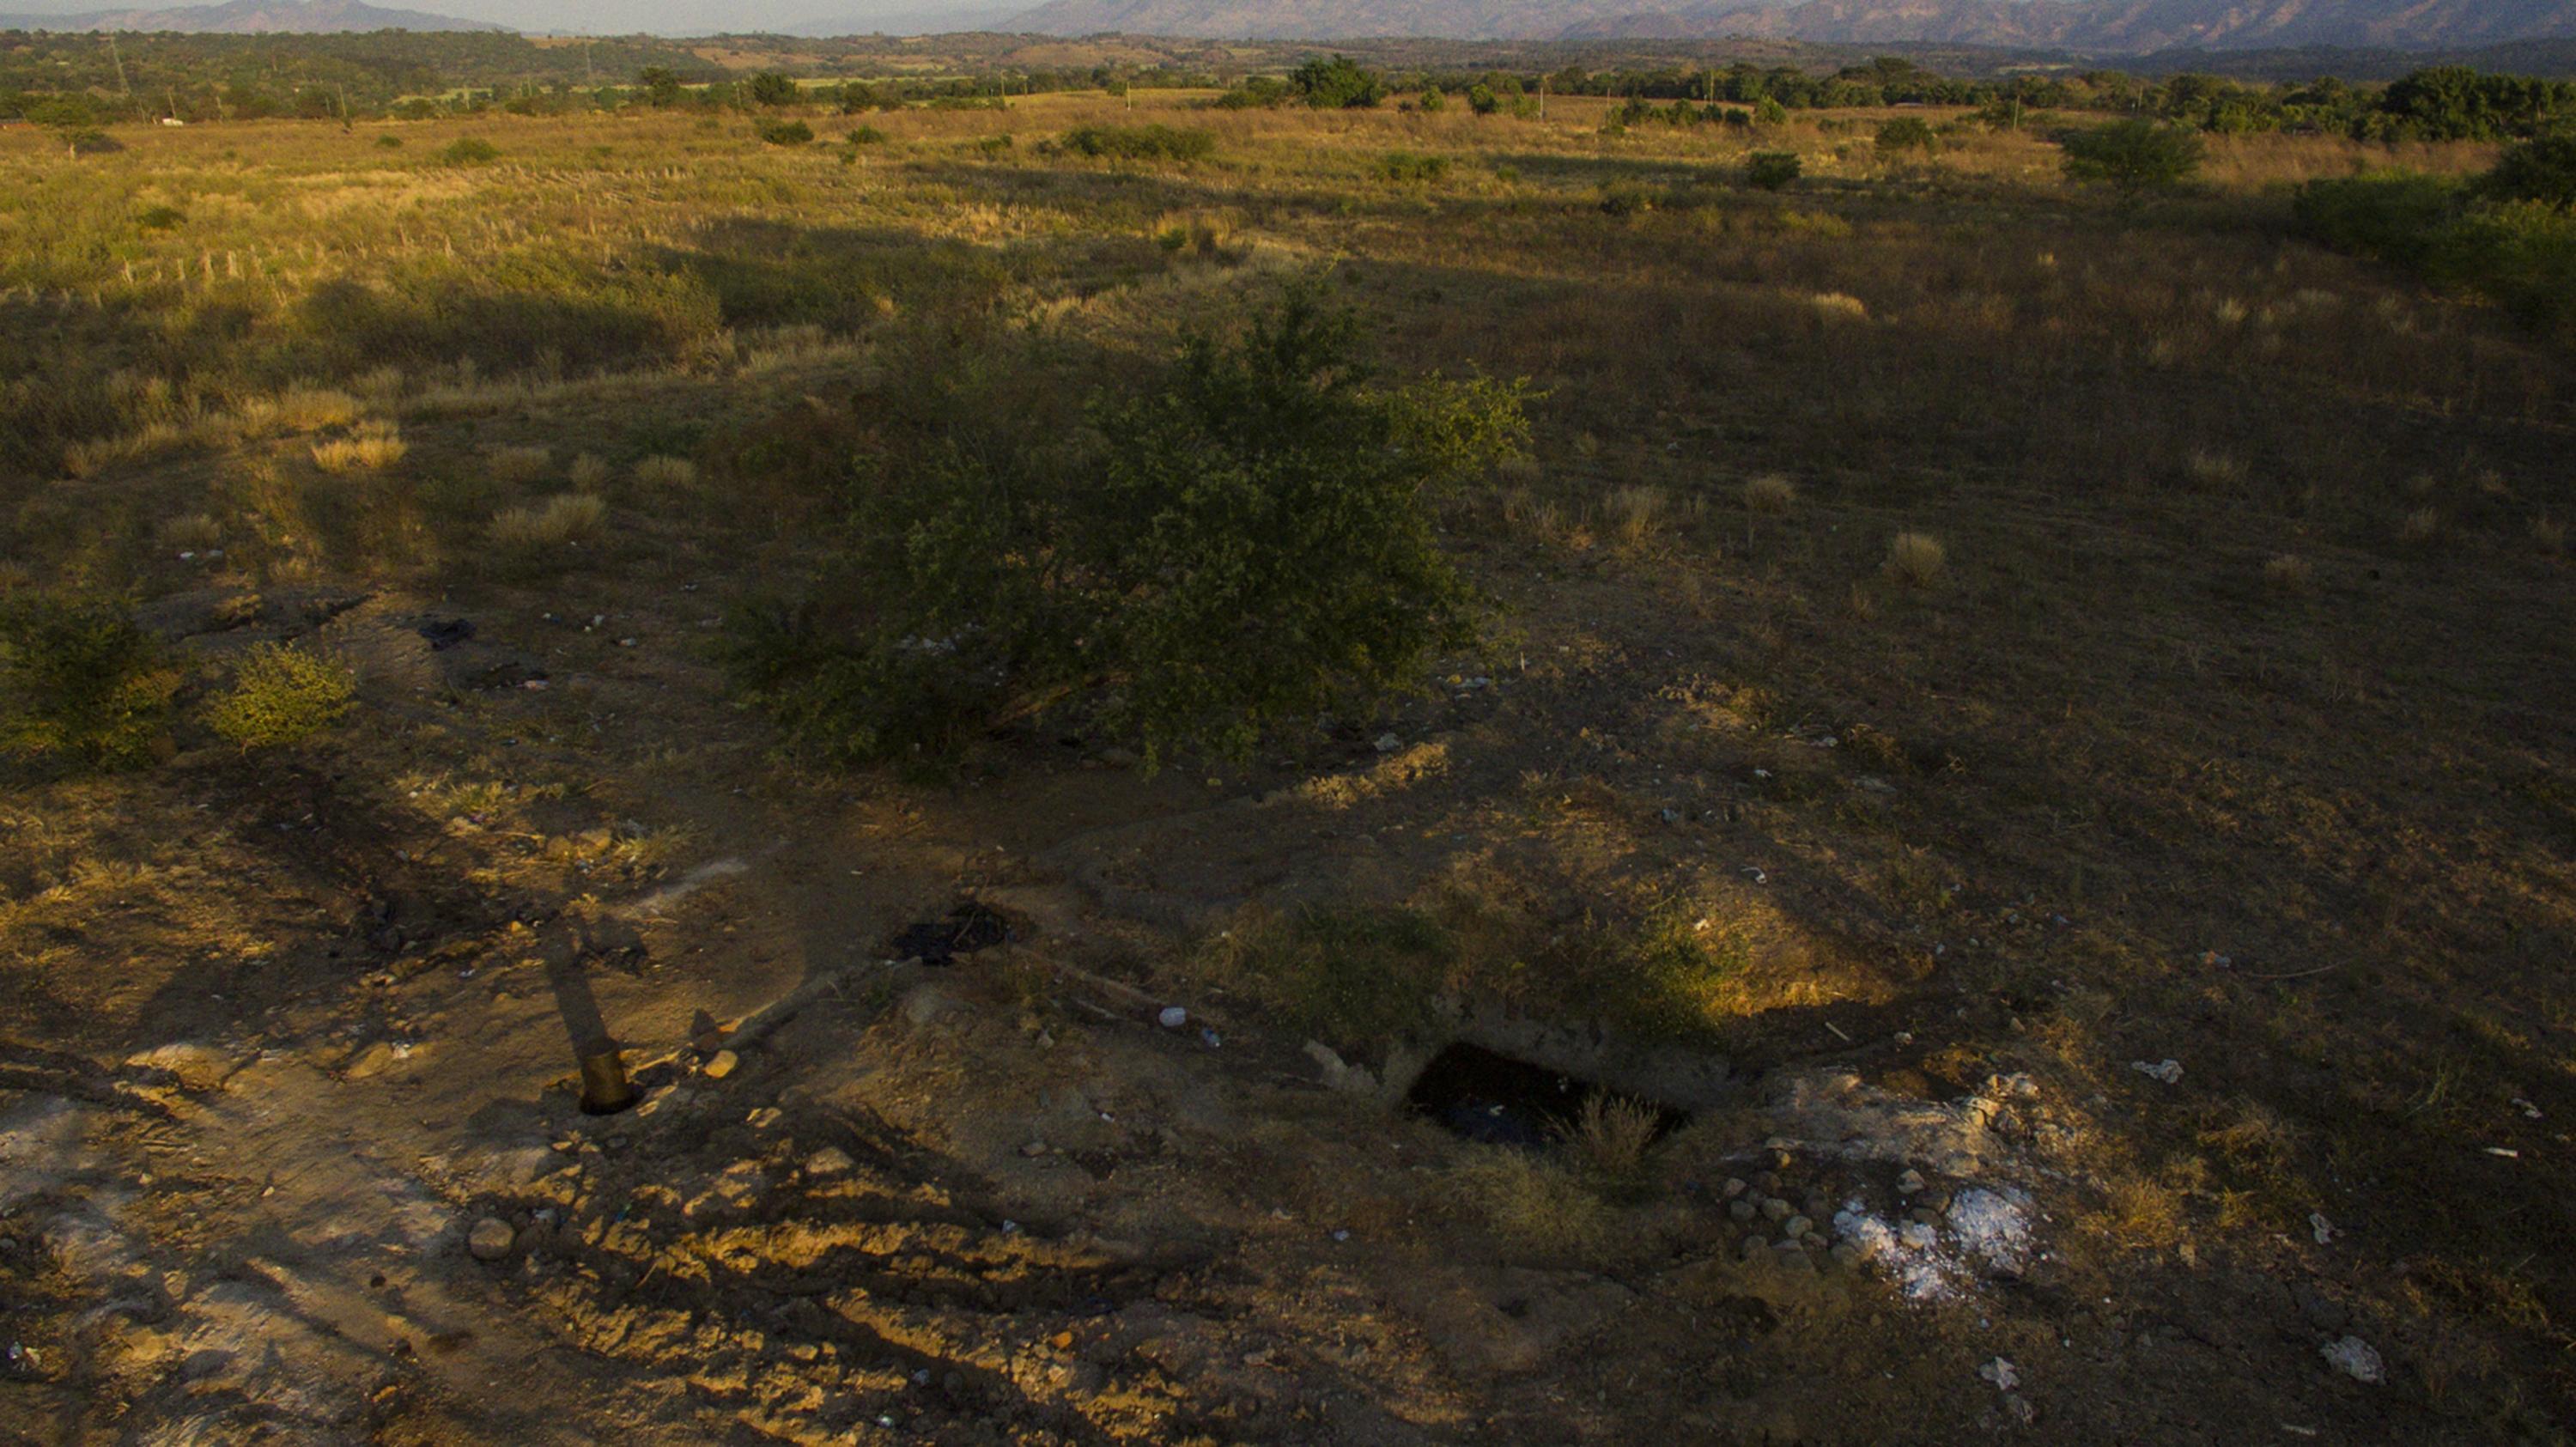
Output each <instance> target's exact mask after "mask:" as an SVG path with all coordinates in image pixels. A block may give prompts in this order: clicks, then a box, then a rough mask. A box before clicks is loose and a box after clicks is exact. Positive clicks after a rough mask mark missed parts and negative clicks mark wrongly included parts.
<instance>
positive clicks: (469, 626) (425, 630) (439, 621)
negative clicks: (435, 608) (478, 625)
mask: <svg viewBox="0 0 2576 1447" xmlns="http://www.w3.org/2000/svg"><path fill="white" fill-rule="evenodd" d="M419 632H420V636H421V637H423V638H426V639H428V640H429V651H430V652H432V653H444V652H446V651H447V650H448V649H450V648H454V647H455V646H456V645H457V644H459V643H464V642H468V641H470V640H471V639H472V638H473V637H474V620H473V619H471V618H432V619H430V620H429V621H428V622H426V623H423V624H422V625H420V629H419Z"/></svg>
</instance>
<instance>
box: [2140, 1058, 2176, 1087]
mask: <svg viewBox="0 0 2576 1447" xmlns="http://www.w3.org/2000/svg"><path fill="white" fill-rule="evenodd" d="M2129 1068H2130V1069H2131V1070H2134V1071H2136V1072H2138V1073H2139V1074H2140V1075H2143V1076H2146V1077H2147V1078H2149V1079H2151V1080H2161V1081H2163V1082H2164V1083H2165V1084H2167V1085H2180V1084H2181V1083H2182V1062H2181V1061H2179V1060H2159V1061H2157V1062H2155V1063H2154V1064H2152V1065H2151V1064H2149V1063H2147V1062H2146V1061H2144V1060H2132V1061H2130V1062H2129Z"/></svg>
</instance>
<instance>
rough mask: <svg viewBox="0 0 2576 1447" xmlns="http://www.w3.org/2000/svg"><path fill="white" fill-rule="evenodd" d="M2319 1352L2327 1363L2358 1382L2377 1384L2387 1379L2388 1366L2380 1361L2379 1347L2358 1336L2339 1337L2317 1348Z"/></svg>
mask: <svg viewBox="0 0 2576 1447" xmlns="http://www.w3.org/2000/svg"><path fill="white" fill-rule="evenodd" d="M2317 1353H2318V1355H2320V1356H2323V1357H2324V1358H2325V1359H2326V1365H2328V1366H2330V1367H2332V1368H2334V1369H2335V1370H2336V1371H2339V1372H2341V1373H2343V1374H2344V1375H2345V1376H2347V1377H2350V1378H2352V1379H2353V1380H2354V1381H2356V1382H2367V1383H2370V1384H2372V1385H2377V1384H2378V1383H2380V1382H2382V1381H2384V1380H2386V1379H2387V1375H2388V1372H2387V1367H2386V1365H2385V1364H2384V1363H2382V1362H2381V1361H2380V1359H2379V1351H2378V1349H2377V1348H2375V1347H2373V1346H2372V1345H2371V1344H2370V1343H2368V1342H2366V1341H2363V1340H2362V1339H2361V1338H2359V1337H2357V1336H2347V1337H2340V1338H2337V1339H2336V1340H2334V1341H2331V1342H2328V1343H2326V1344H2325V1345H2324V1346H2321V1347H2319V1348H2317Z"/></svg>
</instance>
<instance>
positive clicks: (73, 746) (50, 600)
mask: <svg viewBox="0 0 2576 1447" xmlns="http://www.w3.org/2000/svg"><path fill="white" fill-rule="evenodd" d="M178 690H179V672H178V670H177V669H175V668H172V667H170V666H169V664H168V663H167V661H166V660H165V659H164V657H163V655H162V651H161V648H160V646H159V645H158V644H157V643H155V642H154V641H153V640H152V638H151V636H150V635H148V634H146V633H145V632H144V631H143V630H142V629H141V628H138V627H136V626H135V623H134V619H133V617H132V616H131V615H130V614H128V613H127V612H126V611H125V610H124V609H123V608H120V607H116V606H114V605H112V604H109V603H104V602H99V601H96V600H88V599H66V598H57V597H46V596H41V595H37V596H27V597H19V598H11V599H8V600H6V601H0V749H5V750H6V751H7V752H9V753H11V754H15V755H18V756H19V757H22V758H30V759H42V760H58V761H61V762H64V763H67V764H69V765H71V766H73V767H75V768H86V769H113V768H127V767H132V766H134V765H137V764H143V763H148V762H150V761H151V760H152V758H153V757H154V755H155V754H156V753H157V752H158V751H159V750H160V749H161V748H162V747H163V746H164V744H165V741H166V739H167V737H168V734H167V730H166V728H165V723H166V721H167V718H168V715H169V711H170V699H171V696H172V695H173V694H175V693H177V692H178Z"/></svg>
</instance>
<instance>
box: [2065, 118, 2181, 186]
mask: <svg viewBox="0 0 2576 1447" xmlns="http://www.w3.org/2000/svg"><path fill="white" fill-rule="evenodd" d="M2059 144H2060V145H2061V146H2062V148H2063V149H2064V150H2065V152H2066V174H2067V176H2068V177H2069V178H2070V179H2073V180H2077V181H2104V182H2108V183H2110V184H2111V185H2113V186H2116V187H2118V188H2119V189H2120V190H2121V191H2122V192H2123V193H2126V194H2129V195H2135V194H2137V193H2138V192H2140V191H2150V190H2169V189H2171V188H2173V187H2175V186H2179V185H2181V184H2182V183H2183V182H2185V181H2188V180H2190V179H2191V178H2192V176H2193V175H2194V174H2196V173H2197V172H2198V171H2199V170H2200V162H2201V157H2202V155H2203V154H2204V151H2205V149H2206V148H2205V147H2204V146H2203V144H2202V142H2201V139H2200V137H2198V136H2196V135H2193V134H2192V133H2191V132H2189V131H2186V130H2183V129H2181V128H2179V127H2176V126H2169V125H2164V124H2162V123H2160V122H2157V121H2151V120H2143V119H2141V120H2130V121H2115V122H2113V123H2112V124H2110V125H2107V126H2096V127H2094V128H2093V129H2091V130H2087V131H2077V132H2075V133H2073V134H2071V135H2069V136H2067V137H2066V138H2065V139H2064V140H2063V141H2061V142H2060V143H2059Z"/></svg>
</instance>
